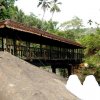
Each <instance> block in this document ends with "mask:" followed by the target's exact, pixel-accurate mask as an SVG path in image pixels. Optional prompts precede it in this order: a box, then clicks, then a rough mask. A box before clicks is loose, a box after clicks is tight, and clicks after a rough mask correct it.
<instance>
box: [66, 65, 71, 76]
mask: <svg viewBox="0 0 100 100" xmlns="http://www.w3.org/2000/svg"><path fill="white" fill-rule="evenodd" d="M67 69H68V76H70V75H71V73H72V71H71V69H72V66H71V65H68V67H67Z"/></svg>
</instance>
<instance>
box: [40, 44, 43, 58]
mask: <svg viewBox="0 0 100 100" xmlns="http://www.w3.org/2000/svg"><path fill="white" fill-rule="evenodd" d="M42 55H43V54H42V44H40V56H41V57H42Z"/></svg>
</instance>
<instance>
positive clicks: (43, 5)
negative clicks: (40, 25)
mask: <svg viewBox="0 0 100 100" xmlns="http://www.w3.org/2000/svg"><path fill="white" fill-rule="evenodd" d="M50 4H51V2H49V1H48V0H39V3H38V5H37V7H39V6H41V8H42V10H43V16H42V21H43V19H44V16H45V13H46V10H47V9H48V8H50Z"/></svg>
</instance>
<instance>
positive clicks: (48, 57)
mask: <svg viewBox="0 0 100 100" xmlns="http://www.w3.org/2000/svg"><path fill="white" fill-rule="evenodd" d="M83 48H84V47H83V46H82V45H81V44H79V43H77V42H74V41H71V40H69V39H65V38H62V37H59V36H56V35H53V34H50V33H48V32H45V31H43V30H40V29H37V28H33V27H28V26H26V25H23V24H21V23H18V22H14V21H11V20H4V21H2V22H0V50H3V51H5V50H6V51H8V52H10V53H11V54H13V55H15V56H18V57H19V58H21V59H24V60H26V61H29V62H31V63H33V64H35V65H38V66H40V65H51V68H52V71H53V72H56V68H67V69H68V72H69V75H70V74H71V66H70V65H76V64H80V63H81V62H82V58H83Z"/></svg>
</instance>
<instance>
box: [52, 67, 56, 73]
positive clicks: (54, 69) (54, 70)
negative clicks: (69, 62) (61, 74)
mask: <svg viewBox="0 0 100 100" xmlns="http://www.w3.org/2000/svg"><path fill="white" fill-rule="evenodd" d="M51 68H52V72H53V73H56V67H55V66H54V65H51Z"/></svg>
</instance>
